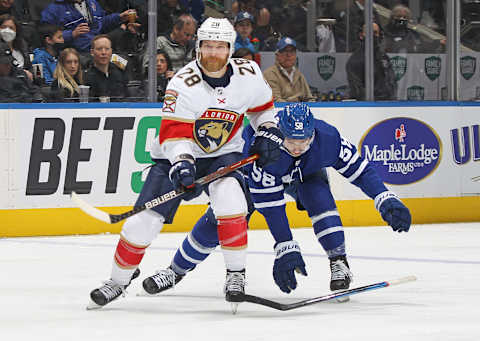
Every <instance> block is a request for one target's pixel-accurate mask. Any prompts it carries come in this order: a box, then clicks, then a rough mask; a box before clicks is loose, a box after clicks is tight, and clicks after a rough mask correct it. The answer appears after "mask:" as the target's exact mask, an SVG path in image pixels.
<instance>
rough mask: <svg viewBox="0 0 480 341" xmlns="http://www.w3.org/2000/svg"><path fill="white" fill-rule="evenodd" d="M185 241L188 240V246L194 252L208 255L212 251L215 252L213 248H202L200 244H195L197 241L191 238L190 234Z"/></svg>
mask: <svg viewBox="0 0 480 341" xmlns="http://www.w3.org/2000/svg"><path fill="white" fill-rule="evenodd" d="M187 239H188V243H189V244H190V246H191V247H192V249H194V250H195V251H197V252H200V253H204V254H207V255H209V254H210V253H212V251H213V250H215V248H214V247H211V248H208V247H204V246H203V245H200V243H199V242H197V241H196V240H195V239H194V238H193V237H192V234H191V233H189V234H188V235H187Z"/></svg>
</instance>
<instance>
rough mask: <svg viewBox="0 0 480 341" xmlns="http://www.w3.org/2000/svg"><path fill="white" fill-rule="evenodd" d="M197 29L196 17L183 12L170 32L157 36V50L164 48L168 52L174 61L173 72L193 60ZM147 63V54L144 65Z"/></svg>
mask: <svg viewBox="0 0 480 341" xmlns="http://www.w3.org/2000/svg"><path fill="white" fill-rule="evenodd" d="M196 29H197V25H196V22H195V19H193V17H192V16H191V15H190V14H182V15H181V16H180V17H178V19H177V21H176V22H175V24H174V25H173V28H172V31H171V32H170V33H169V34H167V35H162V36H160V37H158V38H157V50H162V51H164V52H165V53H166V54H168V57H169V58H170V60H171V62H172V70H173V72H177V71H178V70H180V69H181V68H182V67H184V66H185V65H187V64H188V63H189V62H190V61H192V60H193V53H194V50H195V49H194V47H195V46H194V45H195V44H194V42H193V36H194V35H195V31H196ZM147 64H148V56H147V55H145V58H144V62H143V65H144V67H146V66H147Z"/></svg>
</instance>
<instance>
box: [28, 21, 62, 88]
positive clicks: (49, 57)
mask: <svg viewBox="0 0 480 341" xmlns="http://www.w3.org/2000/svg"><path fill="white" fill-rule="evenodd" d="M39 33H40V37H41V39H42V45H43V47H39V48H37V49H35V50H33V55H34V58H33V64H42V65H43V79H44V80H45V83H46V84H47V85H50V84H51V83H52V81H53V73H54V72H55V68H56V67H57V57H58V55H59V53H60V52H61V51H62V50H63V48H64V45H65V44H64V42H63V36H62V28H61V27H59V26H55V25H43V26H41V27H40V28H39Z"/></svg>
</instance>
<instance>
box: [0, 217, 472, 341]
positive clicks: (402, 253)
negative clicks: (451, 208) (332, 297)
mask: <svg viewBox="0 0 480 341" xmlns="http://www.w3.org/2000/svg"><path fill="white" fill-rule="evenodd" d="M293 233H294V238H295V239H296V240H297V241H298V242H299V243H300V245H301V248H302V251H303V255H304V259H305V262H306V263H307V271H308V274H309V275H308V277H300V278H299V287H298V288H297V290H295V292H294V293H292V294H290V295H286V294H283V293H282V292H281V291H280V290H279V289H278V288H277V287H276V286H275V284H274V282H273V278H272V275H271V272H272V264H273V253H272V248H273V239H272V237H271V236H270V234H269V233H268V231H250V233H249V249H248V250H249V254H248V266H247V280H248V286H247V292H249V293H251V294H254V295H259V296H264V297H267V298H270V299H273V300H278V301H282V302H293V301H296V300H301V299H306V298H311V297H316V296H321V295H324V294H328V293H329V289H328V285H329V276H330V271H329V266H328V260H327V258H326V256H325V254H324V252H323V250H322V249H321V248H320V246H319V244H318V242H317V241H316V240H315V237H314V233H313V231H312V229H311V228H305V229H295V230H294V231H293ZM345 235H346V244H347V250H348V254H349V263H350V267H351V269H352V271H353V273H354V282H353V283H352V287H356V286H361V285H366V284H370V283H374V282H381V281H385V280H391V279H396V278H399V277H403V276H407V275H416V276H417V277H418V280H417V281H416V282H412V283H407V284H403V285H399V286H394V287H389V288H383V289H379V290H375V291H371V292H367V293H361V294H359V295H355V296H352V297H351V300H350V302H348V303H343V304H340V303H333V302H325V303H319V304H316V305H313V306H309V307H304V308H299V309H296V310H292V311H288V312H282V311H276V310H272V309H271V308H267V307H263V306H257V305H253V304H250V303H242V304H240V306H239V308H238V313H237V315H232V313H231V310H230V305H229V304H228V303H227V302H225V300H224V297H223V294H222V287H223V283H224V279H225V270H224V265H223V257H222V255H221V253H220V252H219V251H216V252H214V253H213V254H212V255H211V256H210V257H209V258H207V260H206V261H205V262H204V263H203V264H201V265H199V266H198V267H197V268H196V269H195V270H194V271H193V272H191V273H189V274H188V275H187V276H186V277H185V278H184V279H183V281H182V282H180V283H179V284H178V285H177V286H176V287H175V289H174V290H170V291H167V292H165V293H164V294H163V295H161V296H159V297H137V296H136V293H138V292H139V291H140V288H141V281H142V280H143V278H145V277H146V276H149V275H151V274H153V273H154V271H155V270H156V269H159V268H164V267H166V266H168V264H169V263H170V260H171V258H172V257H173V255H174V253H175V250H176V248H177V246H178V245H179V244H180V242H181V241H182V240H183V238H184V237H185V234H184V233H162V234H160V235H159V236H158V238H157V239H156V240H155V241H154V242H153V243H152V245H151V246H150V247H149V249H148V250H147V253H146V255H145V258H144V260H143V262H142V264H141V266H140V269H141V270H142V274H141V275H140V279H139V280H136V281H135V282H133V283H132V285H131V286H130V287H129V288H128V295H127V296H126V297H125V298H121V299H119V300H117V301H115V302H113V303H111V304H110V305H108V306H106V307H104V308H103V309H101V310H96V311H87V310H85V307H86V305H87V303H88V300H89V292H90V290H92V289H93V288H95V287H97V286H99V285H100V284H101V282H102V280H106V279H107V278H108V277H109V276H110V269H111V263H112V257H113V253H114V248H115V245H116V242H117V239H118V236H116V235H94V236H75V237H45V238H6V239H0V265H1V275H0V340H8V341H16V340H35V341H37V340H82V341H87V340H105V341H106V340H143V339H144V340H158V341H164V340H169V341H171V340H208V341H215V340H227V341H249V340H275V341H277V340H289V341H303V340H305V341H307V340H308V341H310V340H315V341H321V340H325V341H339V340H389V341H390V340H402V341H407V340H408V341H410V340H421V341H430V340H431V341H438V340H441V341H445V340H452V341H453V340H455V341H459V340H479V339H480V323H479V318H480V308H479V303H480V294H479V290H480V287H479V279H480V247H479V243H480V225H479V224H474V223H472V224H442V225H417V226H414V227H412V229H411V231H410V232H409V233H408V234H397V233H394V232H392V231H391V230H390V228H387V227H363V228H346V230H345Z"/></svg>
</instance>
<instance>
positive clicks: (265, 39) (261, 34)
mask: <svg viewBox="0 0 480 341" xmlns="http://www.w3.org/2000/svg"><path fill="white" fill-rule="evenodd" d="M278 2H279V1H278V0H237V1H234V2H233V4H232V14H233V16H234V17H236V16H237V15H238V14H239V13H240V12H248V13H250V14H253V17H254V22H255V30H254V32H253V36H254V37H256V38H257V39H258V40H259V41H260V50H261V51H274V50H275V45H276V43H277V42H278V33H277V32H275V29H274V28H273V23H272V19H271V18H273V16H272V14H271V13H272V11H276V9H277V8H279V7H281V6H279V4H278Z"/></svg>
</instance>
